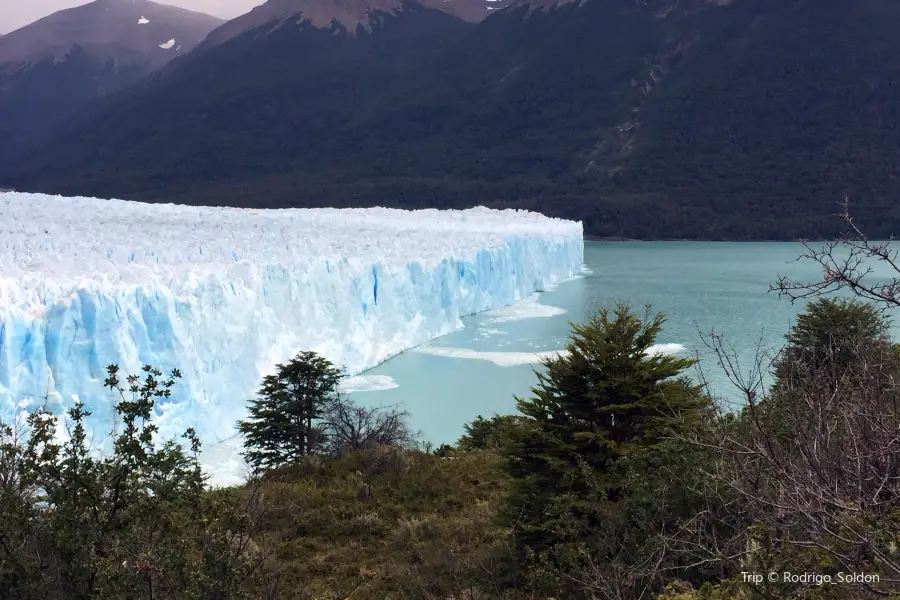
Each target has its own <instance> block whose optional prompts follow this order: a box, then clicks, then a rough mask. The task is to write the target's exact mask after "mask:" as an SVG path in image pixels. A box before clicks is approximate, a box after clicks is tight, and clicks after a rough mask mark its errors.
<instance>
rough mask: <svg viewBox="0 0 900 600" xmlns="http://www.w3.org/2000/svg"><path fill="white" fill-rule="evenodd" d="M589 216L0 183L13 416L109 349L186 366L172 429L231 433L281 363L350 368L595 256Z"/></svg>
mask: <svg viewBox="0 0 900 600" xmlns="http://www.w3.org/2000/svg"><path fill="white" fill-rule="evenodd" d="M582 255H583V241H582V227H581V223H575V222H570V221H563V220H559V219H551V218H547V217H544V216H542V215H539V214H535V213H530V212H524V211H512V210H505V211H496V210H489V209H486V208H474V209H470V210H465V211H439V210H421V211H401V210H392V209H384V208H371V209H345V210H338V209H290V210H277V211H275V210H273V211H267V210H248V209H236V208H209V207H189V206H176V205H171V204H165V205H160V204H156V205H151V204H141V203H134V202H126V201H120V200H100V199H94V198H62V197H58V196H46V195H40V194H26V193H0V420H7V421H8V420H9V419H10V418H11V417H12V415H13V414H14V413H15V412H17V411H22V410H24V411H31V410H34V409H36V408H37V407H40V406H44V405H46V406H48V407H49V408H51V409H52V410H55V411H60V410H63V409H65V408H66V407H68V406H71V405H72V403H74V402H75V401H76V400H78V399H80V400H81V401H83V402H85V403H86V404H87V405H88V407H89V409H90V410H92V411H93V413H94V415H95V419H92V422H94V423H95V424H97V423H111V420H112V412H113V411H112V407H113V405H114V402H115V399H114V398H113V397H112V396H111V394H110V392H109V391H107V390H104V389H103V380H104V377H105V374H106V369H105V368H106V366H107V365H109V364H118V365H120V367H121V369H122V371H124V372H128V373H130V372H137V370H138V369H139V367H140V366H141V365H143V364H152V365H154V366H157V367H159V368H161V369H164V370H166V371H168V370H170V369H172V368H174V367H177V368H179V369H180V370H181V372H182V374H183V377H182V379H181V380H180V382H179V383H178V385H177V386H176V388H175V389H174V391H173V395H172V398H171V399H170V400H168V401H166V402H165V403H161V404H160V405H158V407H157V412H158V415H157V420H158V423H159V425H160V427H161V432H162V433H163V434H164V435H169V436H171V435H175V434H177V433H179V432H181V431H182V430H183V429H184V428H186V427H189V426H193V427H195V428H197V429H198V430H199V431H200V432H201V434H203V435H205V436H207V437H212V438H214V439H215V438H218V439H221V438H224V437H226V436H228V435H230V434H231V433H232V432H233V426H234V423H235V421H236V419H238V418H240V417H242V416H243V415H244V414H245V407H246V402H247V400H248V399H249V398H250V397H252V395H253V394H254V393H255V391H256V390H257V389H258V386H259V382H260V380H261V378H262V376H263V375H264V374H265V373H267V372H270V371H271V369H272V368H273V365H274V364H275V363H277V362H281V361H284V360H287V359H289V358H290V357H291V356H293V355H294V354H295V353H296V352H297V351H299V350H302V349H310V350H315V351H317V352H319V353H321V354H323V355H324V356H326V357H328V358H329V359H331V360H332V361H333V362H334V363H335V364H336V365H338V366H340V367H342V368H344V369H346V371H347V373H348V374H350V375H352V374H356V373H359V372H360V371H363V370H365V369H367V368H370V367H372V366H374V365H376V364H378V363H380V362H382V361H384V360H385V359H387V358H389V357H390V356H392V355H394V354H397V353H399V352H401V351H403V350H405V349H407V348H411V347H413V346H416V345H418V344H421V343H423V342H425V341H427V340H429V339H431V338H434V337H436V336H439V335H443V334H446V333H448V332H450V331H452V330H454V329H456V328H458V327H460V326H461V322H460V317H461V316H464V315H467V314H472V313H476V312H480V311H485V310H490V309H494V308H497V307H501V306H506V305H509V304H511V303H513V302H515V301H517V300H519V299H521V298H523V297H525V296H528V295H529V294H531V293H532V292H534V291H535V290H539V289H544V288H545V287H546V286H548V285H551V284H553V283H555V282H557V281H560V280H562V279H565V278H568V277H570V276H572V275H574V274H576V273H578V272H579V271H580V269H581V268H582Z"/></svg>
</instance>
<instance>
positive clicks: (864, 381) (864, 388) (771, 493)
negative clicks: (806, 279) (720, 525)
mask: <svg viewBox="0 0 900 600" xmlns="http://www.w3.org/2000/svg"><path fill="white" fill-rule="evenodd" d="M711 348H712V349H713V350H714V352H715V354H716V356H717V357H718V358H719V362H720V364H721V365H722V366H723V367H724V368H725V370H726V372H727V373H728V376H729V378H730V379H731V380H732V382H733V383H735V385H736V386H738V388H739V389H740V390H741V392H742V393H743V395H744V398H745V400H746V405H745V407H744V409H743V413H742V414H741V415H740V416H734V415H732V416H729V415H726V414H723V415H721V418H720V419H719V421H718V426H717V427H716V428H715V429H714V430H713V432H712V435H711V436H710V437H708V438H707V439H699V438H698V439H695V440H694V442H695V443H697V444H699V445H702V446H704V447H707V448H710V449H711V450H713V451H714V452H716V453H717V454H719V455H720V456H721V457H722V460H720V461H717V462H716V463H714V466H715V468H714V469H712V470H711V471H710V472H709V473H708V475H709V477H710V479H711V480H712V481H715V482H717V483H718V484H720V485H722V486H724V487H725V488H726V489H728V490H731V491H733V492H736V493H737V494H738V495H739V497H740V498H741V499H742V501H743V502H745V503H746V504H747V507H748V510H749V511H750V512H751V513H753V514H754V516H755V517H756V518H758V519H759V520H760V521H761V522H763V523H765V524H766V525H767V526H769V527H770V528H771V529H772V530H774V531H776V532H777V538H778V542H779V544H781V545H782V546H784V547H793V548H794V549H795V550H798V551H800V550H809V551H813V552H818V553H820V554H821V555H823V556H827V557H829V559H830V560H831V561H832V562H833V563H835V564H837V565H839V566H840V567H842V568H843V570H845V571H853V572H860V571H867V570H868V571H872V570H875V571H877V572H878V573H879V574H880V577H881V580H880V582H879V583H876V584H871V585H870V584H865V585H866V587H867V588H868V591H869V592H872V593H876V594H879V593H880V594H884V593H886V592H887V590H895V589H896V584H897V583H900V556H898V554H897V552H896V551H895V550H894V549H893V548H892V546H891V543H893V541H895V540H896V539H900V519H898V518H897V512H896V511H897V509H898V507H900V389H898V386H897V384H898V380H897V377H898V375H900V366H898V365H900V363H898V361H897V356H898V354H897V350H896V348H895V347H894V346H893V345H892V344H890V343H889V342H886V341H885V340H882V339H877V338H876V339H873V338H866V337H854V336H847V337H846V338H845V339H841V340H833V341H832V344H831V345H830V346H829V348H828V351H827V352H825V353H824V354H818V355H815V356H812V355H811V354H809V353H802V352H790V351H789V350H787V349H786V350H783V351H782V353H781V354H780V355H779V356H778V360H777V362H778V365H779V376H778V381H777V384H776V385H775V386H773V387H772V389H771V391H770V392H769V393H768V394H765V395H761V394H760V390H761V387H762V386H761V384H760V383H759V379H758V378H757V377H756V376H751V377H747V376H746V375H745V374H742V373H740V372H738V368H737V366H736V363H735V360H734V357H733V354H732V353H730V351H729V349H728V348H727V347H726V346H725V345H724V343H723V342H722V339H721V338H720V337H713V338H712V342H711ZM764 363H765V360H764V358H762V356H761V355H760V353H757V361H756V365H755V366H754V368H753V369H751V370H752V371H753V372H754V373H758V372H760V371H761V370H762V369H763V368H764V366H763V365H764ZM702 545H708V540H704V541H703V544H702Z"/></svg>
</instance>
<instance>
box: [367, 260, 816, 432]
mask: <svg viewBox="0 0 900 600" xmlns="http://www.w3.org/2000/svg"><path fill="white" fill-rule="evenodd" d="M802 251H803V248H802V246H800V245H799V244H796V243H715V242H586V243H585V252H584V262H585V268H586V271H585V273H584V274H583V275H582V276H580V277H577V278H575V279H572V280H569V281H566V282H563V283H561V284H559V285H558V286H557V287H556V288H555V289H552V290H549V291H546V292H544V293H541V294H539V295H537V298H530V299H528V300H526V301H525V302H523V303H520V304H519V305H517V306H515V307H512V308H510V309H503V310H499V311H493V312H490V313H483V314H480V315H475V316H472V317H467V318H465V319H463V322H464V324H465V328H464V329H462V330H459V331H456V332H454V333H451V334H450V335H447V336H444V337H442V338H439V339H436V340H433V341H432V342H430V343H428V344H426V345H424V346H421V347H419V348H416V349H413V350H410V351H407V352H404V353H403V354H400V355H398V356H396V357H394V358H392V359H390V360H388V361H387V362H385V363H383V364H381V365H379V366H378V367H375V368H374V369H372V370H370V371H368V372H366V373H365V374H363V376H361V377H359V378H356V379H354V380H353V381H351V382H350V385H351V389H354V388H355V389H357V390H362V389H365V390H368V391H355V392H352V393H351V395H352V397H353V398H354V400H356V401H358V402H359V403H361V404H365V405H369V406H376V405H399V406H401V407H403V408H404V409H405V410H407V411H409V413H410V415H411V420H412V423H413V425H414V427H415V428H416V429H420V430H421V431H422V434H423V438H424V439H426V440H429V441H431V442H433V443H434V444H436V445H437V444H441V443H452V442H454V441H455V440H456V439H457V438H458V437H459V435H460V434H461V433H462V430H463V424H465V423H467V422H469V421H471V420H472V419H473V418H474V417H476V416H477V415H479V414H481V415H484V416H490V415H493V414H494V413H501V414H502V413H510V412H513V411H514V408H515V400H514V397H513V396H514V395H520V396H521V395H527V394H528V393H529V390H530V388H531V386H532V385H534V384H535V383H536V377H535V375H534V368H536V367H538V368H539V367H540V365H539V364H536V363H537V361H538V358H537V357H536V356H535V353H540V352H548V351H554V350H559V349H562V348H563V347H564V346H565V343H566V339H567V336H568V334H569V325H568V322H569V321H574V322H582V321H584V320H585V319H586V318H587V317H588V316H589V315H590V314H592V313H593V312H594V311H595V310H596V308H597V307H598V306H607V307H609V306H613V304H614V303H615V302H616V301H625V302H627V303H629V304H630V305H632V307H634V308H636V309H639V310H640V309H641V308H642V307H643V306H644V305H646V304H650V305H652V309H653V311H654V312H662V313H664V314H665V315H666V317H667V322H666V324H665V326H664V328H663V331H662V334H661V336H660V337H659V340H658V342H659V343H660V344H678V345H680V346H681V347H683V350H681V354H683V355H685V356H690V355H693V353H695V352H699V353H700V355H701V365H702V367H703V369H704V372H705V374H706V375H707V378H708V379H709V380H710V382H711V388H712V391H713V393H714V394H716V395H719V396H723V397H725V398H736V394H735V391H734V389H733V388H732V387H731V386H730V385H729V384H728V382H727V380H726V379H725V377H724V375H723V373H722V372H721V370H720V369H719V368H718V367H717V365H716V362H715V359H714V357H712V356H710V354H709V351H708V349H707V348H706V346H705V345H704V343H703V340H702V337H701V332H702V333H703V334H704V335H708V334H709V333H710V332H711V331H712V330H715V331H716V332H717V333H722V334H724V336H725V339H726V340H727V341H728V342H729V343H731V344H734V346H735V347H736V348H737V349H738V354H739V357H740V358H741V359H742V364H744V365H747V366H749V365H750V363H751V361H752V359H753V357H754V355H755V347H756V344H757V343H758V342H759V341H762V343H763V345H764V346H766V347H768V348H771V349H773V350H775V349H777V348H778V347H780V345H781V344H782V342H783V339H784V335H785V333H787V331H788V329H789V327H790V326H791V323H792V320H793V319H794V318H795V317H796V315H797V313H798V312H799V310H800V309H801V305H800V304H799V303H798V304H794V305H792V304H791V302H790V300H788V299H786V298H784V299H779V298H778V296H777V294H776V293H775V292H769V291H768V290H769V285H770V284H771V283H774V282H775V281H776V279H777V277H778V276H779V275H790V276H792V277H795V278H807V279H814V278H815V277H816V276H817V275H819V273H820V270H819V269H818V268H817V267H816V266H815V265H814V264H813V263H811V262H808V261H803V262H797V261H796V259H797V257H798V256H799V255H800V254H801V253H802ZM691 374H692V375H695V376H696V371H695V372H693V373H691ZM695 379H696V377H695ZM394 386H395V387H394ZM387 388H389V389H387Z"/></svg>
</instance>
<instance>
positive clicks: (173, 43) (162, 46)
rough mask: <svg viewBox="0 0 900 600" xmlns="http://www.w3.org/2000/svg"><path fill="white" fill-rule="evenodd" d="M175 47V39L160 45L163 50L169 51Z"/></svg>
mask: <svg viewBox="0 0 900 600" xmlns="http://www.w3.org/2000/svg"><path fill="white" fill-rule="evenodd" d="M174 45H175V39H174V38H173V39H171V40H169V41H168V42H166V43H165V44H160V45H159V47H160V48H162V49H163V50H168V49H169V48H171V47H172V46H174Z"/></svg>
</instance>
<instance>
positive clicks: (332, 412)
mask: <svg viewBox="0 0 900 600" xmlns="http://www.w3.org/2000/svg"><path fill="white" fill-rule="evenodd" d="M321 427H322V430H323V433H324V436H325V440H326V442H325V448H326V452H327V453H328V454H330V455H332V456H336V455H338V454H342V453H345V452H353V451H357V450H364V449H366V448H371V447H374V446H398V447H401V448H412V447H414V446H415V444H416V438H417V436H416V434H415V433H413V431H412V430H411V429H410V427H409V413H408V412H406V411H402V410H400V409H398V408H397V407H393V406H391V407H375V408H366V407H362V406H358V405H356V404H354V403H353V402H352V401H351V400H350V399H349V398H347V397H346V396H340V395H339V396H337V397H336V398H335V400H334V401H333V402H331V403H330V405H329V406H328V408H327V410H326V412H325V416H324V418H323V422H322V426H321Z"/></svg>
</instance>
